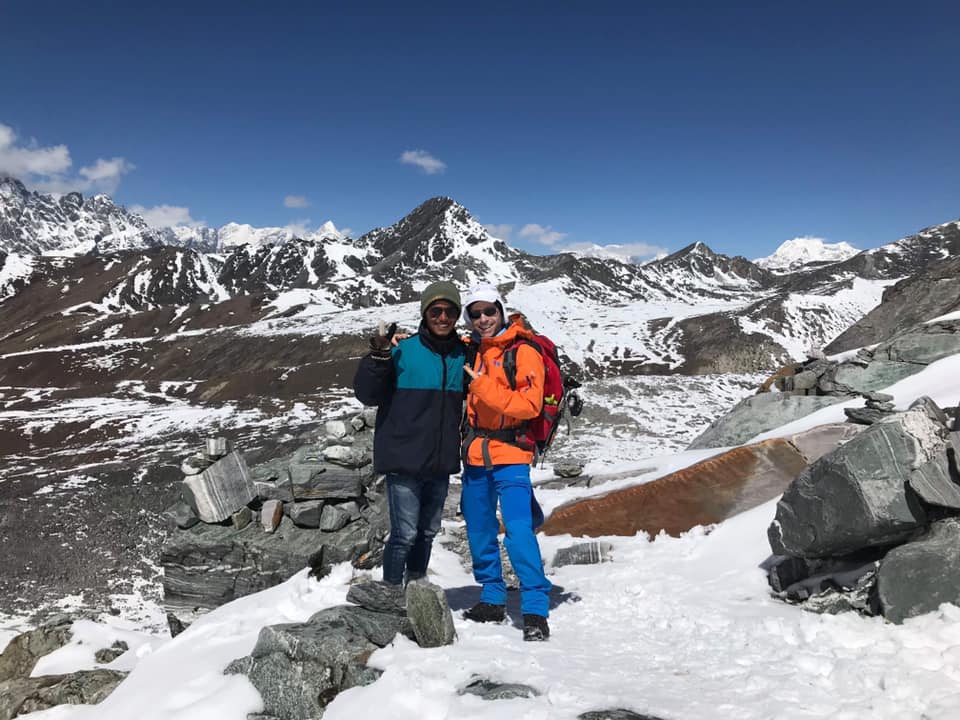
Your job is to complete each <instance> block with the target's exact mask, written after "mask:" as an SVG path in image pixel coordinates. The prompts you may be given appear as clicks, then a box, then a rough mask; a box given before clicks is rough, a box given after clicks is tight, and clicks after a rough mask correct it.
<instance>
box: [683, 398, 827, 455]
mask: <svg viewBox="0 0 960 720" xmlns="http://www.w3.org/2000/svg"><path fill="white" fill-rule="evenodd" d="M842 400H843V398H842V397H837V396H830V395H827V396H813V395H794V394H792V393H783V392H779V393H763V394H760V395H751V396H750V397H746V398H744V399H743V400H741V401H740V402H739V403H737V404H736V405H734V406H733V408H732V409H731V410H730V411H729V412H728V413H727V414H726V415H724V416H723V417H720V418H718V419H716V420H714V421H713V422H712V423H711V424H710V425H709V426H708V427H707V429H706V430H704V431H703V432H702V433H700V435H698V436H697V437H696V438H695V439H694V440H693V442H691V443H690V445H688V446H687V449H688V450H699V449H702V448H711V447H730V446H732V445H740V444H741V443H744V442H746V441H747V440H749V439H750V438H752V437H754V436H756V435H759V434H760V433H762V432H766V431H767V430H771V429H773V428H776V427H780V426H781V425H786V424H787V423H789V422H793V421H794V420H797V419H798V418H802V417H804V416H805V415H809V414H810V413H812V412H816V411H817V410H819V409H820V408H825V407H827V406H829V405H833V404H835V403H838V402H841V401H842Z"/></svg>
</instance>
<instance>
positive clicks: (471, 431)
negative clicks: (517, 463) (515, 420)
mask: <svg viewBox="0 0 960 720" xmlns="http://www.w3.org/2000/svg"><path fill="white" fill-rule="evenodd" d="M523 427H524V426H523V425H518V426H517V427H510V428H502V429H499V430H490V429H488V428H480V427H477V426H476V425H471V424H470V423H465V428H464V432H463V445H462V449H461V456H462V457H463V464H464V465H467V464H468V462H467V456H468V455H469V453H470V446H471V445H472V444H473V441H474V440H477V439H478V438H479V439H480V440H482V442H481V443H480V452H481V454H482V456H483V467H484V469H485V470H493V460H492V459H491V458H490V441H491V440H499V441H500V442H504V443H507V444H509V445H517V431H518V430H522V429H523Z"/></svg>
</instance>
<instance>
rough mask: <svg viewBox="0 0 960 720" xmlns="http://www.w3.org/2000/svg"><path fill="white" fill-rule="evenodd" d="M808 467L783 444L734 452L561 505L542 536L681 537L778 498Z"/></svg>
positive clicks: (766, 443) (769, 442) (763, 444)
mask: <svg viewBox="0 0 960 720" xmlns="http://www.w3.org/2000/svg"><path fill="white" fill-rule="evenodd" d="M806 466H807V462H806V460H804V458H803V455H801V454H800V453H799V452H798V451H797V449H796V448H795V447H793V445H791V444H790V443H789V442H787V441H786V440H780V439H774V440H765V441H763V442H761V443H756V444H755V445H747V446H745V447H740V448H734V449H733V450H729V451H727V452H725V453H722V454H720V455H717V456H716V457H712V458H709V459H707V460H704V461H702V462H699V463H697V464H696V465H692V466H690V467H688V468H684V469H683V470H678V471H677V472H675V473H671V474H670V475H667V476H665V477H662V478H660V479H659V480H654V481H652V482H649V483H646V484H644V485H635V486H633V487H629V488H624V489H623V490H616V491H614V492H611V493H607V494H605V495H600V496H598V497H591V498H586V499H584V500H576V501H573V502H571V503H567V504H566V505H561V506H560V507H558V508H557V509H556V510H554V511H553V513H551V515H550V517H549V518H547V521H546V522H545V523H544V525H543V527H542V528H541V529H542V531H543V532H544V533H545V534H546V535H563V534H566V533H569V534H571V535H574V536H580V537H582V536H589V537H599V536H602V535H635V534H636V533H638V532H646V533H649V534H650V535H656V534H657V533H659V532H660V531H661V530H663V531H666V532H667V533H669V534H670V535H679V534H680V533H682V532H686V531H687V530H689V529H690V528H692V527H696V526H697V525H710V524H712V523H717V522H720V521H721V520H725V519H726V518H728V517H731V516H733V515H736V514H737V513H741V512H743V511H744V510H749V509H750V508H752V507H756V506H757V505H759V504H761V503H763V502H766V501H767V500H772V499H773V498H775V497H777V496H778V495H779V494H780V493H782V492H783V491H784V489H785V488H786V487H787V486H788V485H789V484H790V482H791V481H792V480H793V479H794V478H795V477H796V476H797V474H798V473H800V471H802V470H803V469H804V468H805V467H806Z"/></svg>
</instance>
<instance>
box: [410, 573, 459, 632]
mask: <svg viewBox="0 0 960 720" xmlns="http://www.w3.org/2000/svg"><path fill="white" fill-rule="evenodd" d="M407 617H408V618H410V623H411V624H412V625H413V632H414V634H415V635H416V638H417V644H418V645H420V647H427V648H432V647H441V646H442V645H451V644H452V643H453V641H454V640H456V638H457V632H456V630H454V629H453V613H452V612H451V611H450V605H449V604H448V603H447V596H446V594H445V593H444V591H443V588H442V587H440V586H438V585H434V584H433V583H430V582H427V581H425V580H416V581H415V582H411V583H409V584H408V585H407Z"/></svg>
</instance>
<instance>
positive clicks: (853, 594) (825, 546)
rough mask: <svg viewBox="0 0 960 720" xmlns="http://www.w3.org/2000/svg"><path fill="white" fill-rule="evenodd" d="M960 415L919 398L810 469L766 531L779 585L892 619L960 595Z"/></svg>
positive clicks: (813, 603)
mask: <svg viewBox="0 0 960 720" xmlns="http://www.w3.org/2000/svg"><path fill="white" fill-rule="evenodd" d="M875 402H878V403H882V402H884V400H883V399H880V400H875ZM956 412H957V411H956V410H955V411H954V414H956ZM958 423H960V420H958V419H956V418H954V420H953V421H952V423H951V420H950V419H949V418H948V417H947V414H946V413H945V412H944V411H943V410H942V409H941V408H939V407H938V406H937V405H936V403H934V402H933V400H931V399H930V398H926V397H924V398H920V399H918V400H916V401H915V402H914V403H913V404H912V405H911V406H910V409H909V410H907V411H906V412H902V413H894V414H891V415H889V416H887V417H882V418H879V419H878V420H877V421H876V422H873V423H872V424H870V426H869V427H867V428H866V429H865V430H863V432H861V433H859V434H858V435H856V436H855V437H853V438H852V439H851V440H849V441H848V442H847V443H845V444H844V445H841V446H840V447H839V448H837V449H836V450H834V451H833V452H831V453H828V454H827V455H824V456H823V457H822V458H820V459H819V460H817V461H816V462H814V463H812V464H811V465H809V466H808V467H807V468H806V469H805V470H803V472H801V473H800V474H799V475H798V476H797V477H796V479H794V481H793V482H792V483H791V484H790V486H789V487H788V488H787V490H786V492H784V494H783V498H782V499H781V500H780V502H779V503H778V504H777V511H776V517H775V519H774V521H773V523H772V524H771V525H770V529H769V531H768V537H769V540H770V547H771V549H772V550H773V552H774V555H773V556H772V557H771V558H769V559H768V560H767V561H766V562H765V563H764V568H765V569H766V570H767V573H768V579H769V582H770V586H771V587H772V588H773V590H774V592H775V593H776V594H777V595H778V596H779V597H781V598H783V599H785V600H787V601H789V602H795V603H803V606H804V607H805V608H807V609H810V610H815V611H818V612H830V613H836V612H841V611H845V610H856V611H858V612H861V613H863V614H866V615H883V617H885V618H887V619H888V620H891V621H893V622H902V621H903V620H904V619H905V618H908V617H914V616H916V615H920V614H923V613H926V612H930V611H933V610H936V609H937V608H938V607H939V605H940V604H941V603H944V602H951V603H960V555H958V554H957V551H956V548H957V547H960V427H958ZM951 424H952V427H951Z"/></svg>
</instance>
